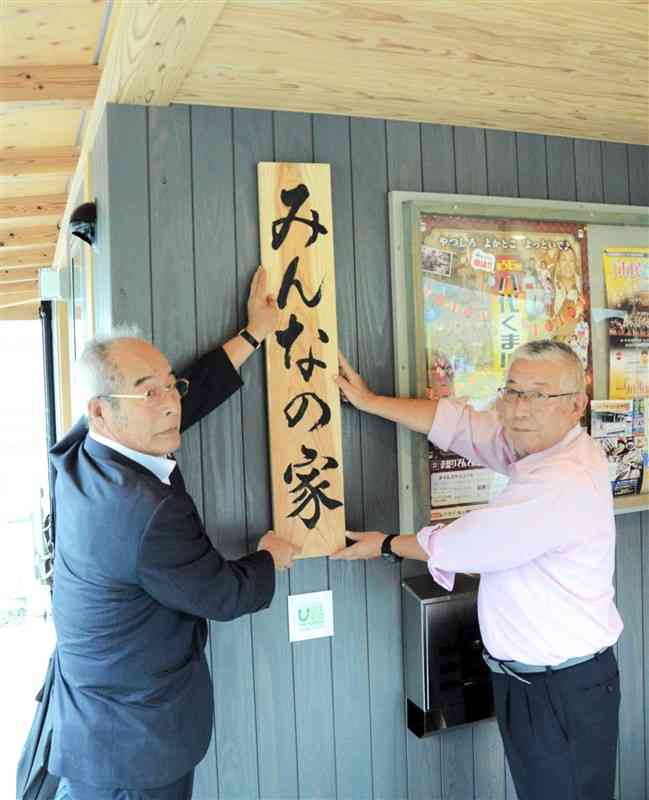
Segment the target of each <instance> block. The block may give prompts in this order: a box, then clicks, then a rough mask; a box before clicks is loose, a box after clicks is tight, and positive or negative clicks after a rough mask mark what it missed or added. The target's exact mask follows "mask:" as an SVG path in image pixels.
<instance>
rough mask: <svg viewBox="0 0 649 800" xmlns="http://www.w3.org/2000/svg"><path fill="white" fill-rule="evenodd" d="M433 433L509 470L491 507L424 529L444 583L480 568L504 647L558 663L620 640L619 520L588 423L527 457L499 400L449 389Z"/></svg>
mask: <svg viewBox="0 0 649 800" xmlns="http://www.w3.org/2000/svg"><path fill="white" fill-rule="evenodd" d="M428 438H429V439H430V441H431V442H433V443H434V444H436V445H437V446H438V447H440V448H442V449H444V450H453V451H454V452H456V453H459V454H460V455H462V456H465V457H466V458H469V459H471V461H473V462H474V463H476V464H481V465H483V466H485V467H490V468H491V469H493V470H496V471H497V472H500V473H503V474H505V475H507V476H508V477H509V479H510V480H509V483H508V485H507V486H506V488H505V489H504V490H503V492H502V494H500V495H499V496H498V497H497V498H496V499H495V500H493V501H492V502H491V503H489V505H488V506H485V508H481V509H479V510H477V511H472V512H470V513H468V514H465V515H464V516H463V517H460V519H458V520H455V522H452V523H451V524H449V525H447V526H445V527H443V526H440V525H433V526H430V527H426V528H422V529H421V530H420V531H419V533H418V534H417V541H418V542H419V544H420V545H421V546H422V547H423V549H424V550H425V551H426V553H428V556H429V558H428V569H429V571H430V573H431V575H432V576H433V578H434V579H435V581H436V582H437V583H439V584H440V585H441V586H443V587H444V588H445V589H449V590H450V589H452V588H453V583H454V579H455V573H456V572H478V573H480V588H479V591H478V617H479V621H480V630H481V632H482V639H483V642H484V645H485V647H486V648H487V650H488V651H489V653H491V655H492V656H494V657H495V658H499V659H503V660H514V661H521V662H524V663H526V664H549V665H555V664H559V663H560V662H562V661H565V660H566V659H568V658H573V657H577V656H584V655H589V654H591V653H595V652H597V651H598V650H600V649H601V648H602V647H607V646H609V645H612V644H614V643H615V642H616V641H617V638H618V637H619V635H620V633H621V631H622V628H623V625H622V620H621V618H620V615H619V614H618V611H617V609H616V607H615V604H614V602H613V596H614V590H613V571H614V568H615V519H614V516H613V500H612V496H611V488H610V483H609V480H608V470H607V464H606V459H605V458H604V455H603V453H602V452H601V450H600V448H599V447H598V446H597V444H596V443H595V442H594V441H593V440H592V439H591V438H590V436H589V435H588V434H587V433H586V432H585V431H583V430H582V429H581V428H580V427H579V426H578V425H577V426H575V427H574V428H573V429H572V430H571V431H569V432H568V433H567V434H566V435H565V436H564V438H563V439H562V440H561V441H560V442H559V443H558V444H556V445H554V446H553V447H550V448H548V449H547V450H543V451H542V452H540V453H533V454H532V455H529V456H525V457H524V458H520V459H518V460H517V458H516V455H515V454H514V452H513V451H512V449H511V448H510V446H509V445H508V443H507V441H506V439H505V435H504V432H503V429H502V426H501V425H500V423H499V422H498V420H497V418H496V414H495V411H486V412H478V411H475V410H474V409H473V408H471V407H470V406H469V405H467V404H466V403H465V402H463V401H461V400H458V399H455V398H453V399H451V398H446V399H441V400H440V401H439V405H438V407H437V413H436V414H435V421H434V423H433V427H432V428H431V430H430V433H429V435H428Z"/></svg>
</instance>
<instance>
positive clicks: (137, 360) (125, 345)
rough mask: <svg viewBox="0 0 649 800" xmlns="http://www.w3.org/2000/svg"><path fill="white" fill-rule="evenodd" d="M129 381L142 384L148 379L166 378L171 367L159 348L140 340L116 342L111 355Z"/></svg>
mask: <svg viewBox="0 0 649 800" xmlns="http://www.w3.org/2000/svg"><path fill="white" fill-rule="evenodd" d="M111 355H112V356H113V358H114V360H115V362H116V364H117V366H118V368H119V369H120V371H121V372H122V374H123V376H124V378H126V380H127V381H131V382H133V383H137V384H139V383H142V382H143V381H144V380H146V379H148V378H154V377H159V376H166V375H168V374H170V373H171V367H170V365H169V362H168V361H167V359H166V357H165V356H164V355H163V353H161V352H160V351H159V350H158V348H157V347H154V346H153V345H152V344H149V342H144V341H141V340H139V339H123V340H121V341H119V342H115V345H114V347H113V352H112V354H111Z"/></svg>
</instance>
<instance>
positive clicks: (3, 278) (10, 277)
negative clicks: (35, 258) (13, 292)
mask: <svg viewBox="0 0 649 800" xmlns="http://www.w3.org/2000/svg"><path fill="white" fill-rule="evenodd" d="M39 272H40V269H39V268H38V267H25V268H24V269H0V286H4V285H5V284H7V283H15V282H17V281H37V280H38V273H39Z"/></svg>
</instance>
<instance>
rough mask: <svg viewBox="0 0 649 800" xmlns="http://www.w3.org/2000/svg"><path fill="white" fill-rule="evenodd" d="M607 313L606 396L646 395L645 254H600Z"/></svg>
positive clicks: (648, 300)
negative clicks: (607, 372) (609, 315)
mask: <svg viewBox="0 0 649 800" xmlns="http://www.w3.org/2000/svg"><path fill="white" fill-rule="evenodd" d="M604 280H605V284H606V304H607V306H608V309H609V314H613V313H614V316H611V317H609V325H608V336H609V392H608V393H609V397H610V398H611V399H619V400H622V399H625V398H633V397H647V396H649V251H647V250H646V249H645V248H624V249H615V250H613V249H607V250H605V251H604Z"/></svg>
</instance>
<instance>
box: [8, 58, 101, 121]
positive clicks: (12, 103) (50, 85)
mask: <svg viewBox="0 0 649 800" xmlns="http://www.w3.org/2000/svg"><path fill="white" fill-rule="evenodd" d="M99 75H100V73H99V68H98V67H97V66H95V65H94V64H73V65H65V66H62V65H58V66H40V65H33V66H11V67H0V111H19V110H22V109H26V108H29V107H31V106H34V105H45V106H65V107H68V108H87V107H89V106H91V105H92V103H93V101H94V99H95V95H96V93H97V86H98V85H99Z"/></svg>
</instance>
